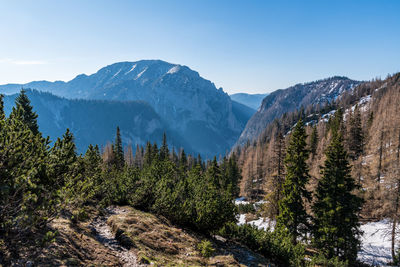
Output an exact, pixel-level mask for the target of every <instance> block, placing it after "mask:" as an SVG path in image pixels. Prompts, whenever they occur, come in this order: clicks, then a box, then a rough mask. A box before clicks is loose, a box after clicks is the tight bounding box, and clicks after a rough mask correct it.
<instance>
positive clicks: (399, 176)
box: [391, 131, 400, 261]
mask: <svg viewBox="0 0 400 267" xmlns="http://www.w3.org/2000/svg"><path fill="white" fill-rule="evenodd" d="M396 174H397V194H396V202H395V209H394V214H393V224H392V244H391V245H392V247H391V248H392V260H393V261H394V258H395V255H396V251H395V249H394V245H395V243H396V225H397V219H398V218H397V213H398V211H399V200H400V131H399V140H398V144H397V172H396Z"/></svg>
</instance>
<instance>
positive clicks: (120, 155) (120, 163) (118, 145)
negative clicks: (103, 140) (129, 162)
mask: <svg viewBox="0 0 400 267" xmlns="http://www.w3.org/2000/svg"><path fill="white" fill-rule="evenodd" d="M114 157H115V158H114V160H115V167H116V168H117V169H119V170H121V169H122V168H123V167H124V165H125V161H124V150H123V148H122V139H121V132H120V130H119V127H118V126H117V134H116V136H115V143H114Z"/></svg>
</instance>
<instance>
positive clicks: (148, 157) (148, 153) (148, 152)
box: [143, 142, 154, 166]
mask: <svg viewBox="0 0 400 267" xmlns="http://www.w3.org/2000/svg"><path fill="white" fill-rule="evenodd" d="M143 157H144V159H143V164H144V165H145V166H150V165H151V163H152V162H153V158H154V156H153V148H152V146H151V143H150V142H147V143H146V149H145V151H144V156H143Z"/></svg>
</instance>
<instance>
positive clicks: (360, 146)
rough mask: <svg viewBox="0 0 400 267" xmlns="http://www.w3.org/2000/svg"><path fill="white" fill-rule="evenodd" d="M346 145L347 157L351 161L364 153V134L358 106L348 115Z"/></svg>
mask: <svg viewBox="0 0 400 267" xmlns="http://www.w3.org/2000/svg"><path fill="white" fill-rule="evenodd" d="M347 144H348V148H349V156H350V158H352V159H357V158H358V157H359V156H360V155H361V154H362V153H363V151H364V133H363V129H362V124H361V113H360V110H359V108H358V106H356V107H355V109H354V113H353V114H351V115H350V120H349V130H348V140H347Z"/></svg>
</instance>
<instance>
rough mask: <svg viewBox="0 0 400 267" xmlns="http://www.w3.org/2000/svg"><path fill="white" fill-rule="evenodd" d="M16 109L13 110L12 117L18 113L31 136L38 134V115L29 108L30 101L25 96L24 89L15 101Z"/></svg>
mask: <svg viewBox="0 0 400 267" xmlns="http://www.w3.org/2000/svg"><path fill="white" fill-rule="evenodd" d="M15 104H16V107H14V108H13V111H12V115H11V117H12V116H16V115H15V113H17V112H18V113H20V116H21V117H22V121H23V122H24V123H25V124H26V125H27V126H28V128H29V129H30V130H31V131H32V133H33V134H35V135H37V134H38V133H39V126H38V124H37V117H38V115H37V114H36V113H35V112H34V111H33V107H32V106H31V101H30V100H29V98H28V96H27V95H26V91H25V90H24V89H22V90H21V92H20V94H19V95H18V96H17V98H16V99H15Z"/></svg>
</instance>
